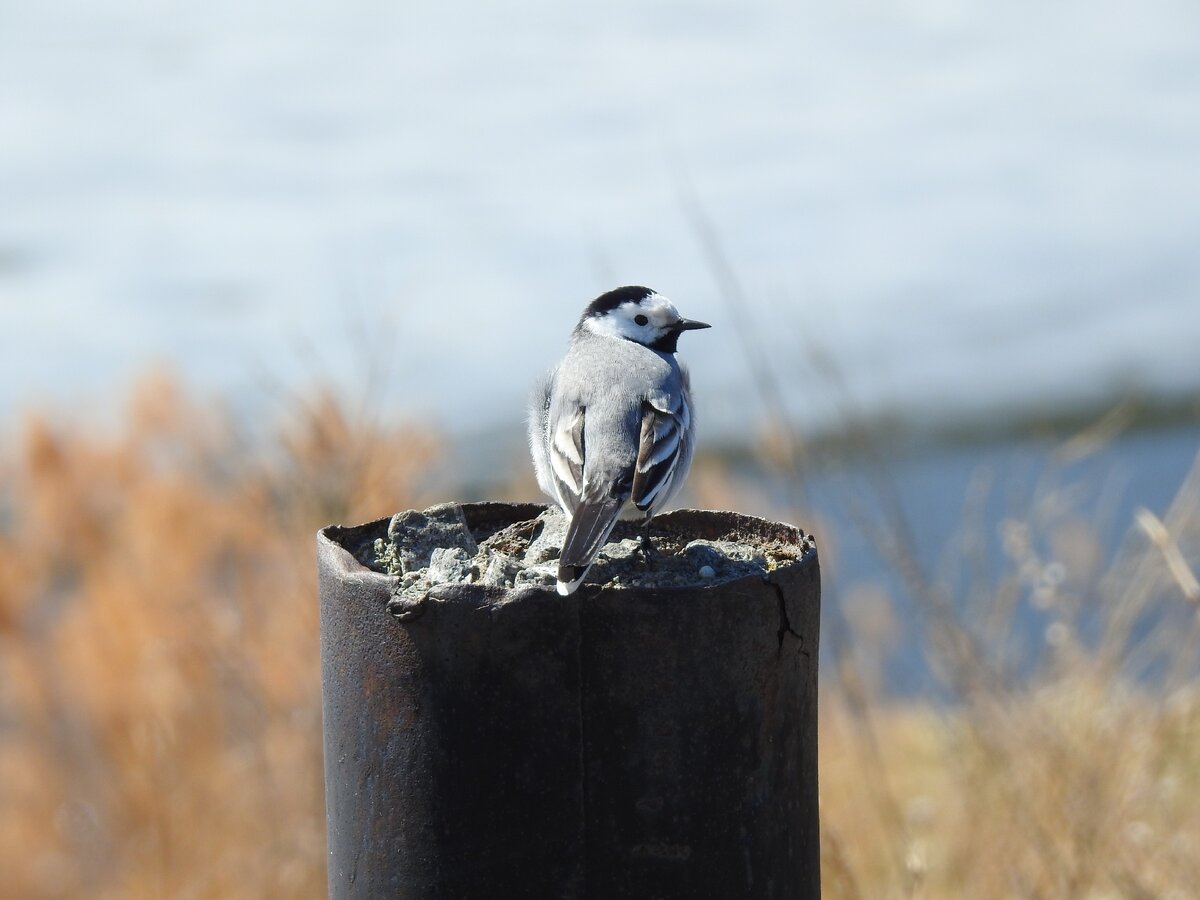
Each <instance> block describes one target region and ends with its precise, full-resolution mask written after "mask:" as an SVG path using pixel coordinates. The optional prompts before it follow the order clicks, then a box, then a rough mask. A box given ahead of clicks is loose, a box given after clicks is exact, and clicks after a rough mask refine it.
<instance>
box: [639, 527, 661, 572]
mask: <svg viewBox="0 0 1200 900" xmlns="http://www.w3.org/2000/svg"><path fill="white" fill-rule="evenodd" d="M638 553H640V554H641V556H642V559H643V561H646V562H649V561H650V559H652V558H653V557H654V556H655V555H657V553H658V550H657V549H655V546H654V544H653V542H651V540H650V519H649V518H647V519H646V520H645V521H644V522H642V530H641V532H640V533H639V534H638Z"/></svg>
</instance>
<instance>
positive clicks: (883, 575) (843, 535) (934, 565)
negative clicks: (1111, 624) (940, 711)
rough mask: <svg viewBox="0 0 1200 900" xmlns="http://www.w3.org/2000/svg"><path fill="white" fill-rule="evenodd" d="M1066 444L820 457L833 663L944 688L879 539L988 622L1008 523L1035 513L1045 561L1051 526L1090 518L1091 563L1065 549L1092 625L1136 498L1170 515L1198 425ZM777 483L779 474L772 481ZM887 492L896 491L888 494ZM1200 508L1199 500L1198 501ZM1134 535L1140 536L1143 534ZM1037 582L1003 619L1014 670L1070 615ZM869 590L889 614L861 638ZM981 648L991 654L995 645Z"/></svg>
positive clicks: (1195, 554) (814, 482)
mask: <svg viewBox="0 0 1200 900" xmlns="http://www.w3.org/2000/svg"><path fill="white" fill-rule="evenodd" d="M1061 450H1062V446H1061V445H1058V444H1052V443H1049V442H1041V441H1032V440H1030V441H1019V442H1014V443H1009V444H1004V445H999V446H992V447H987V448H982V449H981V448H979V447H963V448H957V449H942V450H937V451H929V452H925V453H922V454H919V455H915V456H909V457H900V458H888V457H887V456H886V455H885V456H884V457H883V458H882V460H881V465H882V468H883V472H882V473H880V472H879V471H877V470H876V467H875V466H871V467H869V468H868V467H867V466H865V465H863V464H861V463H853V464H850V465H849V466H848V467H847V468H845V469H844V470H842V471H840V472H831V471H824V472H822V471H820V470H819V469H818V470H816V471H812V472H811V473H810V475H809V477H808V479H807V482H806V486H805V487H806V492H807V503H808V508H809V509H810V510H811V518H812V524H811V525H810V528H811V529H812V530H816V531H817V539H818V544H819V546H820V547H821V550H822V574H823V592H824V603H823V611H824V613H823V615H824V623H823V635H822V637H823V641H824V644H823V648H822V651H823V659H824V661H825V663H826V665H827V672H830V671H831V670H829V669H828V663H829V662H831V661H832V659H833V657H834V656H835V655H836V653H838V652H846V651H847V650H850V651H853V652H856V653H858V654H859V656H860V662H862V663H864V664H865V665H866V666H867V667H868V668H869V669H870V670H873V671H876V674H877V676H878V679H879V685H880V687H881V688H883V689H884V690H886V691H888V692H890V693H893V694H897V695H906V694H912V693H916V692H920V693H924V694H929V693H930V692H933V693H935V694H936V693H938V692H939V691H941V690H943V689H944V688H945V687H946V684H945V682H944V681H942V680H940V679H939V677H938V674H937V671H938V670H937V669H936V667H935V666H932V665H931V660H930V658H929V657H928V656H927V654H926V649H927V647H928V640H927V637H928V632H927V631H926V626H927V625H928V620H927V618H926V615H925V611H926V610H927V609H928V607H927V605H926V604H925V603H923V602H922V601H920V600H919V599H918V597H917V596H916V595H915V594H914V591H913V589H912V585H911V584H910V583H909V582H908V581H906V579H905V578H903V577H901V576H900V575H899V573H898V567H897V565H896V562H895V557H894V556H891V555H890V554H889V553H887V552H883V551H881V549H880V543H879V542H880V537H881V536H882V538H883V539H885V540H886V539H890V538H895V539H896V540H897V541H898V543H899V546H900V550H901V552H902V553H904V554H907V555H910V556H911V557H912V559H913V561H914V562H915V563H916V566H917V567H918V568H919V569H920V571H921V573H922V575H923V577H924V578H925V579H927V581H928V583H930V584H933V585H935V586H936V589H937V590H938V591H941V592H942V595H943V596H945V597H946V598H947V599H948V602H949V603H950V604H951V606H952V608H953V609H954V610H955V616H956V618H957V619H958V620H959V621H961V622H963V623H965V624H966V625H967V627H968V628H969V629H971V630H974V631H978V632H981V633H983V632H986V628H985V627H984V625H983V620H984V618H985V617H986V616H987V615H988V614H989V612H993V611H994V610H989V605H991V604H994V603H995V602H996V600H995V597H996V591H995V585H997V584H998V583H999V580H1000V579H1001V578H1003V577H1006V576H1012V574H1013V572H1014V563H1013V562H1012V560H1011V559H1010V558H1009V556H1008V555H1007V554H1006V552H1005V550H1004V540H1003V534H1004V531H1005V528H1006V527H1007V528H1009V529H1011V528H1012V525H1013V523H1025V524H1027V525H1029V526H1030V532H1031V539H1032V547H1033V549H1034V550H1035V552H1036V553H1037V554H1038V557H1039V558H1040V559H1041V561H1042V563H1043V564H1053V563H1054V562H1055V558H1056V554H1055V547H1056V542H1055V535H1059V536H1061V535H1062V534H1063V533H1064V532H1072V531H1074V532H1076V533H1077V532H1078V530H1079V529H1082V530H1083V531H1084V532H1085V533H1089V537H1090V539H1089V540H1088V542H1087V545H1088V547H1090V548H1091V549H1092V550H1094V551H1098V555H1096V556H1094V557H1093V558H1092V561H1093V562H1094V565H1092V566H1090V567H1088V571H1082V570H1081V567H1082V566H1083V563H1081V562H1080V561H1079V560H1078V559H1074V558H1071V557H1070V555H1069V554H1068V556H1067V558H1066V559H1065V560H1058V561H1059V562H1060V563H1063V566H1064V568H1063V570H1062V571H1063V574H1064V576H1065V578H1066V580H1067V584H1066V587H1067V588H1069V589H1071V590H1075V591H1077V592H1078V593H1080V594H1081V596H1083V597H1085V598H1086V599H1085V602H1084V611H1083V614H1082V615H1081V616H1080V618H1079V622H1078V623H1077V624H1076V626H1075V627H1078V628H1080V629H1081V631H1086V630H1087V629H1088V628H1089V627H1091V628H1093V629H1094V626H1095V624H1096V623H1097V622H1099V621H1103V620H1104V618H1105V616H1106V615H1107V613H1108V612H1109V611H1108V610H1105V609H1103V608H1102V607H1101V606H1099V604H1100V603H1101V602H1102V601H1101V599H1100V598H1102V597H1103V596H1104V594H1103V592H1102V591H1101V590H1100V589H1099V587H1098V583H1099V582H1098V579H1099V577H1100V575H1101V574H1102V573H1103V572H1104V571H1105V570H1107V568H1108V567H1109V566H1110V565H1111V564H1112V563H1113V561H1114V560H1118V559H1119V558H1120V550H1119V548H1120V547H1121V546H1122V544H1121V541H1122V539H1123V538H1124V537H1125V536H1126V534H1127V533H1128V532H1129V531H1130V529H1131V527H1132V526H1133V521H1134V511H1135V510H1136V509H1137V508H1138V507H1145V508H1146V509H1148V510H1150V511H1151V512H1153V513H1155V514H1156V515H1158V516H1159V517H1163V516H1164V515H1165V513H1166V510H1167V508H1168V507H1169V506H1170V504H1171V501H1172V499H1173V498H1174V497H1175V495H1176V493H1177V491H1178V490H1179V488H1180V486H1181V484H1182V483H1183V481H1184V478H1185V476H1186V475H1187V474H1188V472H1189V471H1190V470H1191V468H1192V467H1193V465H1195V464H1196V462H1197V454H1198V453H1200V426H1195V425H1193V426H1186V427H1176V428H1171V429H1166V430H1158V431H1152V432H1143V433H1136V434H1130V435H1125V436H1121V437H1117V438H1116V439H1113V440H1111V441H1110V442H1108V443H1106V444H1104V445H1103V446H1101V447H1100V448H1099V449H1097V450H1096V451H1095V452H1094V453H1092V454H1090V455H1088V456H1086V457H1085V458H1082V459H1075V460H1063V459H1062V458H1060V455H1059V454H1060V453H1061ZM776 489H777V490H779V491H781V492H782V491H783V489H784V488H783V486H782V485H778V484H777V485H776ZM891 492H894V497H895V504H894V505H893V504H892V503H891V502H890V501H885V500H884V499H883V498H884V497H886V496H888V495H889V494H890V493H891ZM968 496H970V497H972V498H975V499H972V500H968ZM895 509H899V510H900V511H901V515H902V517H903V521H904V522H905V523H906V524H907V530H906V531H903V532H901V531H899V530H898V529H897V528H896V527H895V526H896V524H897V522H896V520H895V518H894V516H895V513H894V510H895ZM1196 517H1200V511H1195V512H1194V514H1193V518H1194V519H1195V518H1196ZM864 522H866V523H869V524H868V525H865V526H864ZM1005 523H1008V524H1007V526H1006V524H1005ZM802 524H803V523H802ZM822 531H824V534H822V533H821V532H822ZM969 546H977V547H978V548H979V550H980V552H979V554H978V569H979V572H980V574H981V575H982V579H981V580H982V582H983V584H984V585H986V587H985V588H984V590H983V591H981V592H980V594H979V596H976V597H973V598H972V597H971V596H970V594H969V588H970V585H971V583H972V578H971V573H972V571H973V570H972V565H973V563H971V562H970V561H969V559H968V549H967V548H968V547H969ZM1130 546H1131V547H1137V546H1140V541H1137V540H1135V541H1133V542H1132V543H1131V544H1130ZM1183 546H1184V550H1185V553H1187V554H1189V559H1188V561H1189V563H1190V564H1191V565H1192V567H1193V569H1198V568H1200V547H1196V546H1194V545H1188V544H1187V543H1186V542H1185V543H1184V545H1183ZM1060 555H1061V553H1060ZM1051 574H1053V570H1051ZM1076 582H1078V583H1076ZM1033 587H1034V582H1033V581H1030V582H1029V583H1027V584H1026V585H1025V586H1024V587H1023V588H1022V590H1021V592H1020V596H1021V601H1020V602H1019V603H1018V604H1017V606H1016V611H1015V613H1014V617H1013V620H1012V623H1011V627H1010V628H1009V629H1007V631H1008V634H1007V637H1006V641H1008V642H1009V643H1011V645H1012V646H1011V647H1010V648H1009V649H1010V650H1011V651H1012V659H1011V660H1010V663H1011V665H1010V668H1011V674H1013V675H1014V677H1017V678H1024V677H1028V676H1030V675H1033V674H1035V673H1037V672H1038V671H1039V670H1040V668H1041V667H1043V666H1044V665H1045V663H1046V661H1047V659H1048V658H1049V655H1050V654H1049V651H1048V645H1047V636H1048V634H1052V632H1048V631H1047V629H1049V628H1051V627H1052V626H1053V624H1054V623H1055V622H1056V621H1060V619H1061V615H1060V613H1059V611H1058V610H1057V609H1056V608H1050V609H1041V608H1038V605H1037V603H1036V602H1031V598H1032V589H1033ZM864 598H866V599H865V600H864ZM872 598H874V599H872ZM881 598H886V600H883V599H881ZM864 604H865V607H866V614H867V617H868V618H873V619H874V620H877V621H878V620H881V619H882V621H883V622H884V625H882V626H878V627H882V628H883V630H884V631H885V632H886V634H885V636H884V637H883V639H882V640H881V641H879V643H878V644H876V643H874V642H872V641H869V640H860V639H859V638H858V637H857V635H858V632H856V630H855V628H853V627H849V628H848V627H847V625H846V619H847V618H849V619H850V620H851V621H853V620H855V618H856V617H861V616H862V615H863V614H864ZM1185 606H1186V604H1183V603H1179V604H1177V608H1179V609H1183V608H1184V607H1185ZM868 632H870V627H868ZM1084 637H1085V639H1086V637H1087V635H1086V634H1084ZM985 641H986V638H985ZM984 649H985V651H986V652H987V653H989V654H990V653H992V652H993V651H997V652H998V650H999V648H998V647H994V646H993V647H985V648H984Z"/></svg>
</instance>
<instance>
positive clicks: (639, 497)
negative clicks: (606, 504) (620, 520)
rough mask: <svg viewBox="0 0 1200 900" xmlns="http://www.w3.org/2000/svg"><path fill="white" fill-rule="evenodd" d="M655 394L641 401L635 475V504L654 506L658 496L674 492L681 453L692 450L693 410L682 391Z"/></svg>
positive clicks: (648, 507)
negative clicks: (673, 485) (640, 428)
mask: <svg viewBox="0 0 1200 900" xmlns="http://www.w3.org/2000/svg"><path fill="white" fill-rule="evenodd" d="M671 399H672V398H667V397H657V396H656V397H652V398H651V399H650V400H649V401H647V402H646V403H644V404H642V431H641V439H640V441H639V445H638V458H637V467H636V470H635V472H634V476H633V496H632V500H633V502H634V505H635V506H637V508H638V509H640V510H642V511H643V512H646V511H649V510H651V509H652V508H653V507H654V506H655V505H656V504H655V500H656V499H658V498H659V497H662V498H664V499H665V498H667V497H669V496H670V494H671V490H670V488H671V485H672V483H673V482H674V481H675V469H676V466H677V464H678V463H679V460H680V458H681V456H685V455H686V454H688V453H689V452H690V447H689V444H688V428H687V426H688V425H689V424H690V423H691V413H690V411H689V410H688V402H687V398H686V396H684V395H683V394H680V395H678V396H677V397H676V398H673V400H674V402H670V401H671Z"/></svg>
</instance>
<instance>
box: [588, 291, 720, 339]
mask: <svg viewBox="0 0 1200 900" xmlns="http://www.w3.org/2000/svg"><path fill="white" fill-rule="evenodd" d="M709 327H711V326H709V325H708V323H707V322H697V321H695V320H693V319H685V318H684V317H683V316H681V315H680V314H679V310H677V309H676V308H675V304H674V303H672V302H671V301H670V300H668V299H667V298H666V297H664V296H663V295H662V294H659V293H657V292H656V291H652V290H650V288H646V287H620V288H617V289H616V290H612V291H609V292H608V293H607V294H601V295H600V296H599V297H597V298H596V299H595V300H593V301H592V302H591V303H589V304H588V307H587V309H585V310H584V311H583V316H582V317H581V318H580V320H579V325H578V326H577V327H576V330H577V331H586V332H590V333H592V334H598V335H601V336H603V337H610V338H620V339H623V340H627V341H636V342H637V343H639V344H644V345H645V346H647V347H649V348H650V349H651V350H658V351H659V352H661V353H674V352H675V350H676V349H677V347H676V345H677V343H678V341H679V335H681V334H683V332H685V331H693V330H695V329H697V328H709Z"/></svg>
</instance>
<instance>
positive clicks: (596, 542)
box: [558, 497, 625, 597]
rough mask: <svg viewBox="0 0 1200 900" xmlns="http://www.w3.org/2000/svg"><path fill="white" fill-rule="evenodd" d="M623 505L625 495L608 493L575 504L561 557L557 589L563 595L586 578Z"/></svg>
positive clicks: (572, 590)
mask: <svg viewBox="0 0 1200 900" xmlns="http://www.w3.org/2000/svg"><path fill="white" fill-rule="evenodd" d="M624 505H625V498H623V497H605V498H603V499H602V500H595V501H589V500H585V501H584V502H582V503H581V504H579V506H578V507H576V508H575V513H574V515H572V516H571V524H570V525H569V526H567V537H566V540H564V541H563V548H562V555H561V556H560V557H559V559H558V592H559V593H560V594H562V595H563V596H564V597H565V596H567V594H570V593H572V592H574V590H575V588H577V587H579V583H580V582H581V581H583V576H584V575H586V574H587V570H588V569H589V568H591V566H592V560H594V559H595V558H596V554H597V553H598V552H599V551H600V548H601V547H603V546H604V542H605V541H607V540H608V536H609V535H610V534H611V533H612V530H613V526H614V525H616V524H617V517H618V516H619V515H620V513H621V507H622V506H624Z"/></svg>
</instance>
